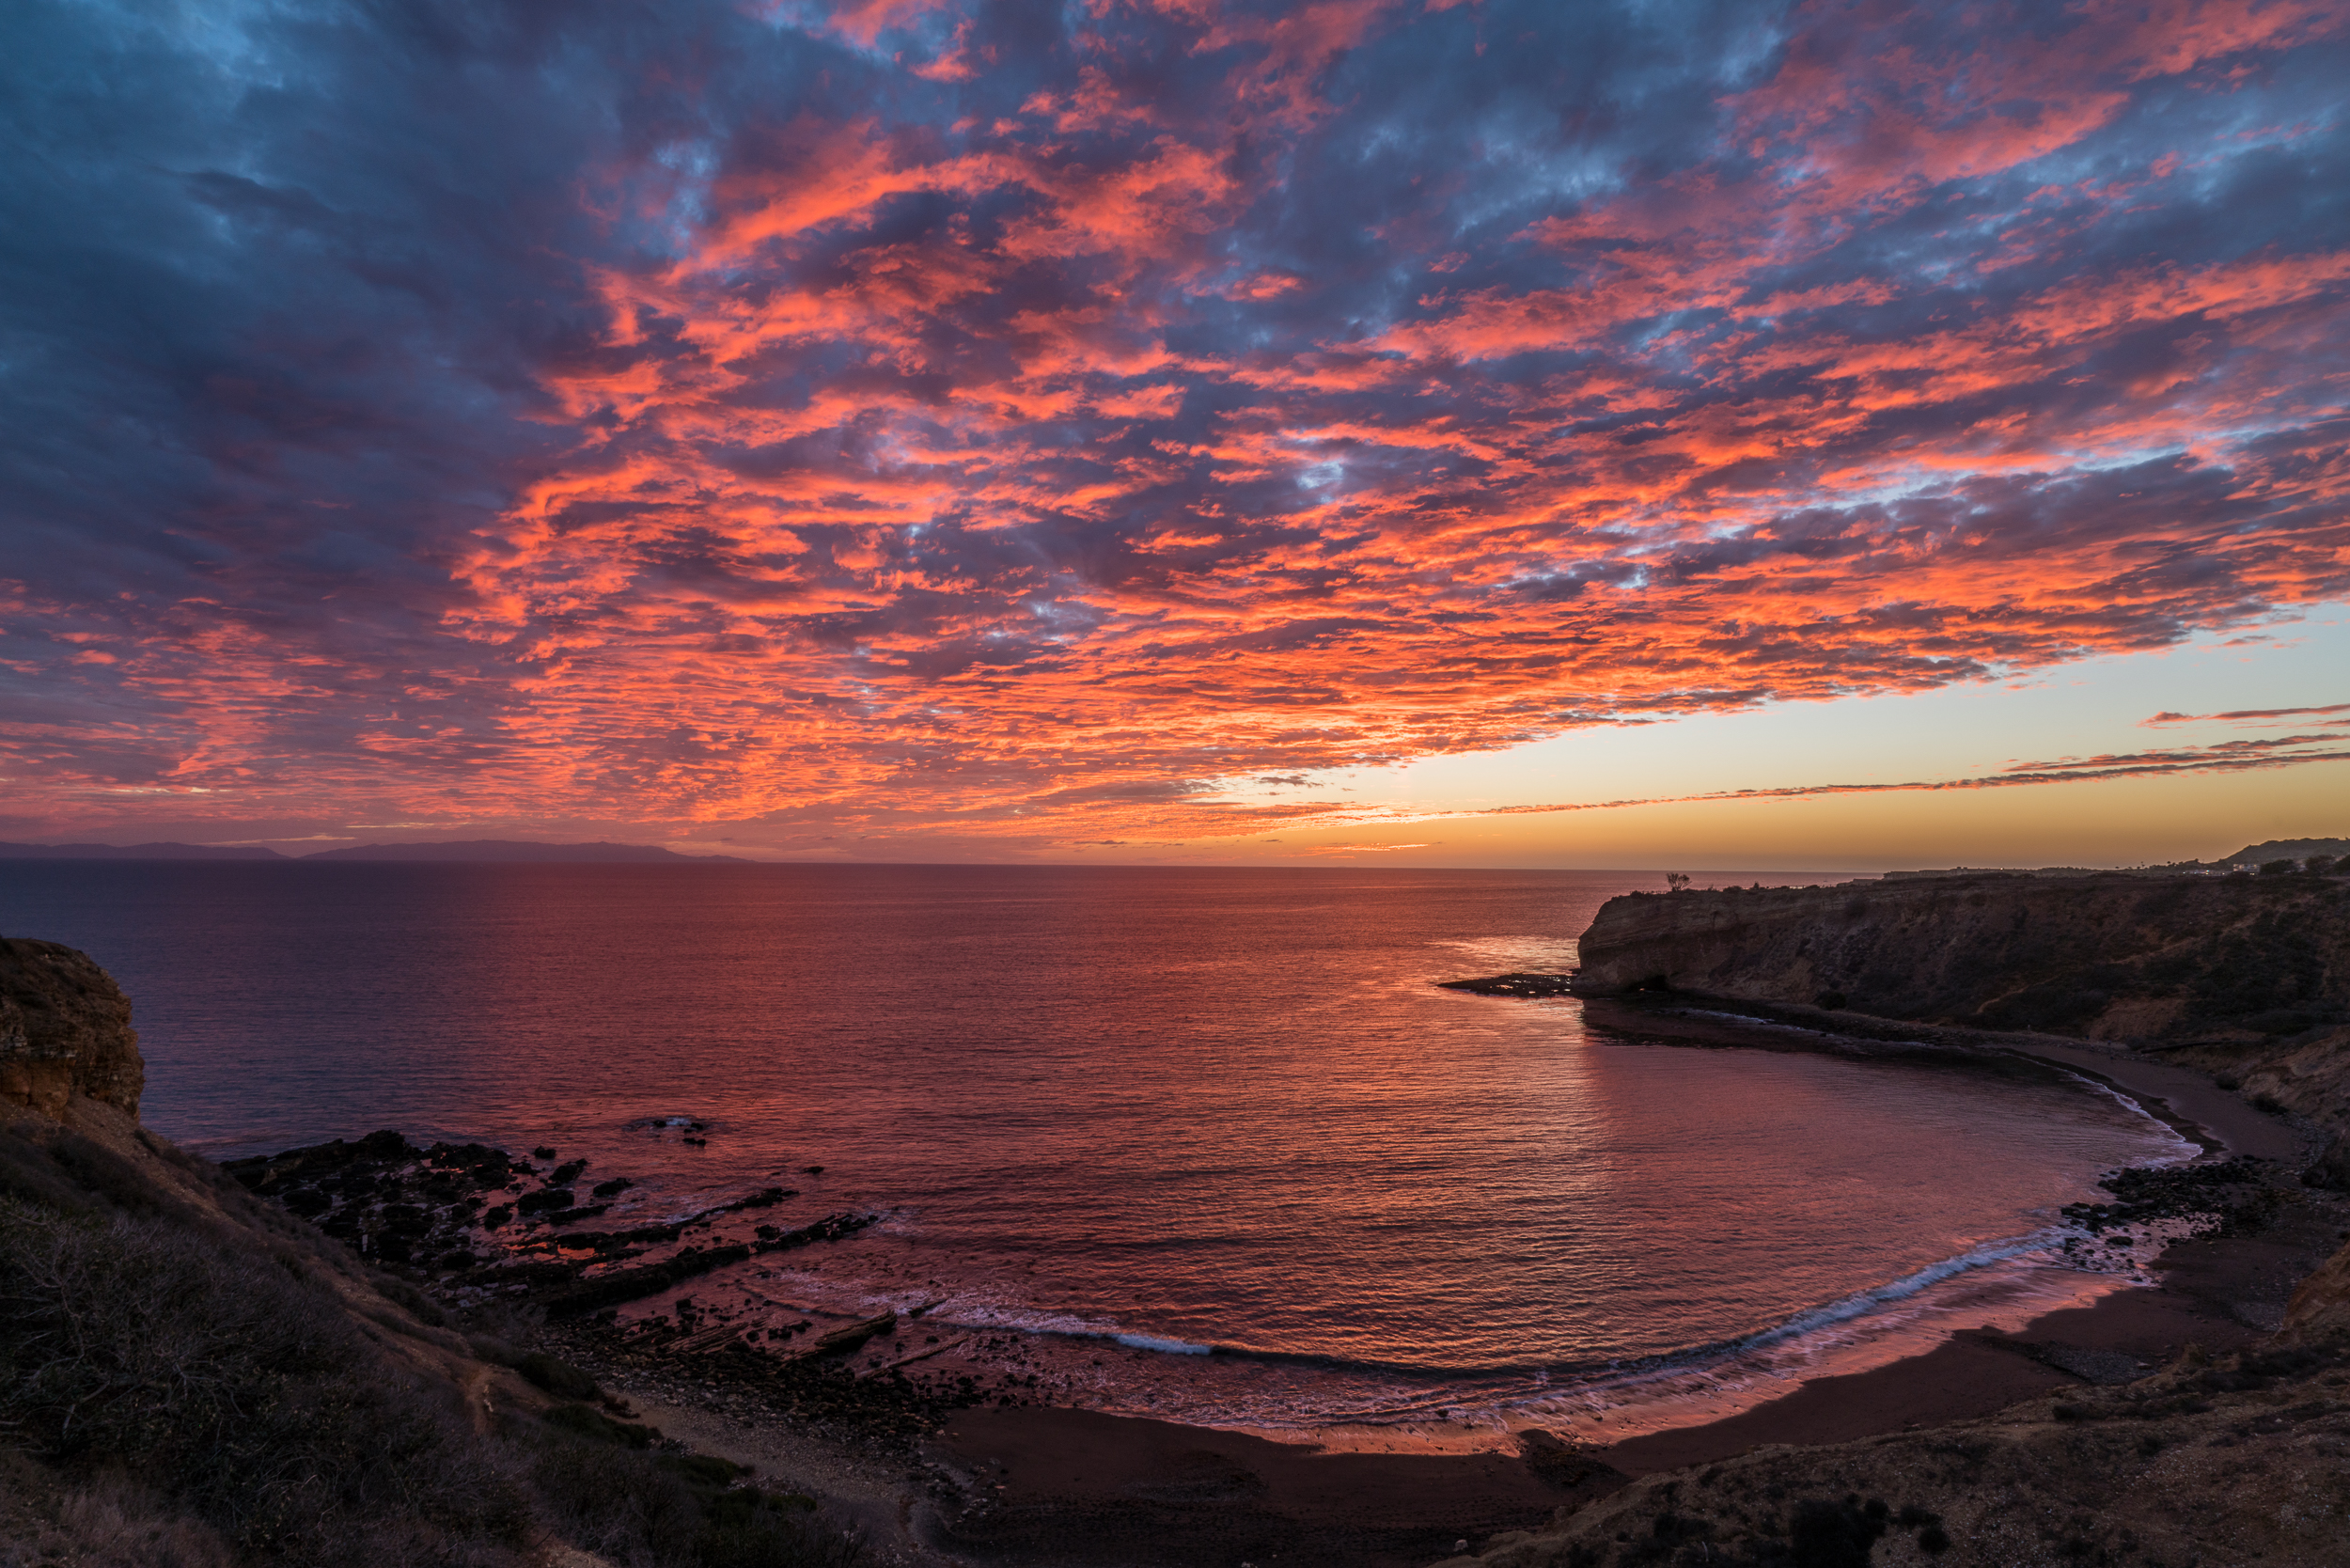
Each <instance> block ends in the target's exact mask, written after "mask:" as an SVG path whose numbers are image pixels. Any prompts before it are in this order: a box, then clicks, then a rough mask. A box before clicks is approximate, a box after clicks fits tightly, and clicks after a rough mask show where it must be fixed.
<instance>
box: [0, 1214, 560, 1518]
mask: <svg viewBox="0 0 2350 1568" xmlns="http://www.w3.org/2000/svg"><path fill="white" fill-rule="evenodd" d="M0 1423H5V1424H6V1425H8V1427H10V1428H11V1429H12V1430H13V1434H14V1435H15V1437H16V1439H17V1440H18V1441H19V1442H21V1443H24V1444H25V1445H26V1446H28V1447H31V1448H33V1449H35V1450H38V1451H40V1452H42V1453H44V1454H46V1455H47V1456H48V1457H50V1458H52V1459H58V1460H77V1461H82V1462H85V1463H87V1462H91V1461H104V1460H107V1459H111V1458H125V1459H131V1458H134V1459H135V1460H136V1462H137V1465H138V1468H139V1474H140V1476H141V1478H142V1480H144V1481H145V1482H147V1483H149V1484H150V1485H152V1486H154V1487H155V1488H157V1489H158V1490H159V1491H161V1492H163V1493H164V1494H165V1495H168V1496H170V1497H174V1498H175V1499H177V1500H178V1501H180V1503H182V1504H183V1505H185V1506H187V1507H188V1508H189V1509H191V1510H192V1511H193V1512H194V1513H196V1515H197V1516H198V1517H200V1518H201V1519H203V1520H204V1521H205V1522H206V1523H207V1524H208V1525H210V1526H211V1527H213V1528H215V1529H218V1530H219V1531H220V1532H221V1533H222V1534H223V1535H224V1536H226V1537H227V1538H228V1539H229V1540H231V1541H232V1542H235V1543H236V1544H240V1545H242V1546H243V1547H244V1548H246V1549H247V1550H249V1551H254V1552H258V1553H260V1554H263V1555H265V1556H267V1557H269V1558H273V1559H275V1560H281V1561H286V1562H300V1563H308V1562H318V1563H327V1562H335V1563H353V1564H363V1563H372V1562H384V1563H395V1562H427V1561H443V1562H460V1561H467V1560H475V1561H480V1560H494V1559H496V1558H500V1557H503V1555H504V1553H503V1552H502V1551H501V1550H500V1548H502V1547H506V1546H513V1545H518V1544H521V1543H522V1542H523V1541H524V1540H525V1538H526V1536H527V1534H528V1532H529V1529H530V1514H529V1508H528V1503H527V1499H526V1497H525V1494H524V1493H523V1491H522V1490H521V1488H520V1487H519V1486H518V1485H517V1483H516V1481H515V1479H514V1478H513V1477H512V1476H511V1475H510V1474H509V1473H508V1471H507V1469H506V1467H505V1466H502V1465H501V1464H500V1463H499V1461H498V1460H497V1458H496V1456H495V1455H494V1453H493V1451H491V1450H489V1449H488V1448H487V1447H486V1446H485V1445H483V1444H482V1443H480V1442H479V1440H478V1439H477V1438H475V1437H474V1435H472V1434H471V1432H469V1431H468V1430H467V1429H466V1427H465V1425H464V1423H463V1421H462V1419H461V1418H460V1417H459V1416H458V1414H457V1413H456V1412H455V1411H454V1410H453V1409H451V1408H450V1407H449V1406H448V1405H447V1404H446V1403H444V1402H442V1401H436V1400H434V1399H432V1398H431V1397H430V1396H429V1395H428V1394H427V1393H426V1392H425V1391H424V1390H423V1389H422V1388H419V1387H417V1386H415V1384H413V1383H411V1382H408V1381H407V1380H404V1379H403V1378H401V1377H400V1376H399V1374H398V1373H396V1372H394V1371H393V1370H392V1369H391V1368H390V1367H389V1366H388V1365H387V1364H386V1363H385V1362H384V1359H383V1357H382V1356H379V1355H377V1354H376V1353H375V1351H374V1349H373V1347H372V1346H370V1345H368V1343H367V1342H366V1341H364V1340H363V1339H362V1338H361V1337H360V1336H359V1333H358V1331H357V1329H356V1328H355V1327H354V1326H353V1325H352V1323H351V1321H350V1319H349V1318H348V1317H347V1316H345V1315H344V1314H343V1313H342V1312H341V1311H340V1310H339V1309H338V1308H337V1304H336V1303H335V1302H334V1300H333V1299H332V1298H331V1297H329V1296H327V1295H325V1294H323V1293H322V1292H320V1291H317V1290H315V1289H309V1288H305V1287H304V1286H303V1285H301V1284H300V1283H298V1282H297V1281H296V1280H294V1279H293V1278H291V1277H290V1275H289V1274H287V1273H286V1272H285V1271H284V1270H283V1269H280V1268H277V1267H275V1266H274V1265H272V1264H271V1263H269V1262H267V1261H266V1260H265V1259H262V1258H259V1257H256V1256H247V1255H240V1254H237V1253H233V1252H228V1251H226V1250H224V1249H220V1248H216V1247H209V1246H207V1245H205V1243H204V1242H203V1241H202V1240H200V1239H199V1238H198V1237H197V1236H196V1234H194V1233H192V1232H191V1231H188V1230H186V1229H183V1228H179V1227H173V1226H169V1225H165V1224H162V1223H158V1222H155V1221H151V1220H145V1219H137V1218H129V1217H124V1218H117V1219H114V1220H111V1221H105V1222H96V1221H89V1220H77V1219H71V1218H65V1217H61V1216H58V1215H54V1214H51V1213H46V1212H44V1211H41V1210H39V1209H35V1208H33V1207H31V1206H30V1205H27V1204H24V1203H21V1202H17V1201H15V1200H6V1199H0ZM483 1553H487V1554H489V1556H488V1557H487V1558H485V1557H484V1556H482V1554H483Z"/></svg>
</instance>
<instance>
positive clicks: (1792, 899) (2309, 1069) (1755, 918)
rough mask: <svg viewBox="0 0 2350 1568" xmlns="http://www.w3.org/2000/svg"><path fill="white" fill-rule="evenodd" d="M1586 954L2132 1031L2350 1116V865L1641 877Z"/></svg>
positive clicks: (1618, 981)
mask: <svg viewBox="0 0 2350 1568" xmlns="http://www.w3.org/2000/svg"><path fill="white" fill-rule="evenodd" d="M1582 961H1583V964H1582V968H1581V970H1580V972H1579V973H1578V974H1577V975H1576V976H1575V981H1574V989H1575V991H1576V992H1577V993H1579V994H1581V995H1583V996H1622V995H1626V994H1629V993H1636V992H1644V991H1647V992H1675V993H1683V994H1686V995H1689V996H1696V997H1715V998H1720V999H1723V1000H1728V1001H1736V1002H1747V1003H1762V1004H1768V1005H1771V1006H1775V1007H1779V1008H1793V1009H1796V1010H1819V1011H1822V1012H1824V1013H1840V1012H1841V1013H1845V1014H1858V1015H1863V1016H1869V1017H1875V1018H1883V1019H1894V1020H1903V1021H1908V1022H1916V1023H1926V1024H1937V1025H1949V1026H1956V1027H1964V1028H1970V1029H1984V1030H2000V1031H2017V1030H2028V1031H2031V1032H2034V1033H2039V1034H2048V1035H2060V1036H2068V1037H2071V1038H2074V1039H2080V1040H2091V1041H2101V1042H2107V1043H2112V1044H2116V1045H2123V1046H2128V1047H2131V1048H2133V1049H2136V1050H2139V1051H2145V1052H2150V1053H2154V1054H2158V1055H2160V1056H2162V1057H2164V1058H2166V1059H2169V1060H2171V1061H2183V1062H2187V1063H2190V1064H2193V1065H2196V1066H2200V1067H2202V1068H2203V1069H2204V1070H2206V1071H2209V1072H2213V1073H2216V1074H2231V1075H2233V1076H2234V1077H2236V1078H2238V1079H2240V1080H2242V1082H2243V1085H2244V1088H2245V1090H2246V1091H2247V1092H2248V1093H2256V1094H2257V1093H2266V1094H2271V1095H2273V1096H2275V1097H2276V1098H2277V1099H2278V1100H2279V1102H2280V1103H2282V1104H2283V1105H2286V1106H2287V1107H2289V1108H2290V1109H2292V1110H2295V1111H2296V1112H2298V1113H2300V1114H2302V1115H2304V1116H2307V1117H2309V1118H2310V1119H2311V1121H2316V1122H2318V1123H2319V1124H2320V1125H2321V1126H2323V1127H2325V1128H2326V1129H2327V1130H2328V1131H2329V1132H2330V1133H2331V1134H2332V1135H2333V1136H2335V1137H2341V1136H2342V1135H2343V1134H2345V1133H2350V878H2343V877H2339V876H2311V875H2304V874H2295V875H2291V876H2257V877H2172V878H2154V879H2150V878H2141V877H2119V876H2117V877H2097V876H2090V877H2080V878H2075V879H2067V880H2045V879H2039V878H2027V877H2001V876H1985V877H1949V878H1937V879H1935V880H1932V881H1918V882H1890V883H1846V884H1844V885H1842V886H1834V887H1771V888H1730V889H1723V890H1720V891H1711V892H1702V893H1699V892H1682V893H1655V894H1642V893H1635V894H1630V895H1627V896H1625V897H1622V898H1618V899H1611V900H1610V901H1608V902H1607V903H1606V905H1605V906H1604V907H1603V908H1602V909H1601V910H1600V912H1599V916H1598V917H1597V918H1596V919H1595V920H1593V921H1592V923H1591V928H1590V931H1589V932H1588V933H1585V935H1584V937H1583V943H1582ZM1824 1021H1825V1020H1824Z"/></svg>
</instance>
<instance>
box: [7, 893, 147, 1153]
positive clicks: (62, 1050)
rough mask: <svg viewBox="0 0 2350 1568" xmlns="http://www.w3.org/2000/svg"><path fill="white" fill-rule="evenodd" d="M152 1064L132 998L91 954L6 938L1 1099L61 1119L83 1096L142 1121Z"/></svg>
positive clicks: (51, 1117) (42, 943)
mask: <svg viewBox="0 0 2350 1568" xmlns="http://www.w3.org/2000/svg"><path fill="white" fill-rule="evenodd" d="M146 1082H147V1069H146V1065H145V1063H144V1062H143V1061H142V1060H141V1059H140V1058H139V1037H138V1034H137V1032H136V1031H135V1030H133V1028H132V1027H131V999H130V998H129V997H128V996H124V995H123V994H122V988H121V987H119V986H118V985H116V984H115V982H114V980H112V979H110V978H109V977H108V976H107V974H106V971H105V970H103V969H101V968H100V967H99V966H98V965H97V964H94V963H92V962H91V961H90V959H89V956H88V955H87V954H86V953H81V952H77V951H75V950H74V949H71V948H66V947H60V946H58V945H57V944H56V943H55V942H34V941H29V940H27V939H25V938H24V937H0V1102H8V1101H12V1102H14V1103H15V1104H17V1105H24V1106H25V1107H27V1108H28V1109H31V1110H36V1111H39V1113H41V1114H42V1115H43V1116H46V1117H48V1118H50V1119H51V1120H53V1121H54V1120H55V1119H57V1118H59V1117H62V1116H63V1115H64V1114H65V1110H66V1106H67V1103H68V1102H69V1101H70V1100H71V1097H72V1096H74V1095H76V1094H80V1095H85V1096H86V1097H87V1098H89V1099H91V1100H95V1101H97V1102H99V1103H100V1104H101V1105H112V1106H113V1107H114V1108H115V1109H117V1110H119V1111H121V1112H122V1113H123V1114H125V1115H126V1116H129V1117H131V1118H132V1119H133V1120H134V1121H135V1120H136V1119H137V1117H138V1114H139V1090H141V1089H142V1088H144V1087H145V1085H146Z"/></svg>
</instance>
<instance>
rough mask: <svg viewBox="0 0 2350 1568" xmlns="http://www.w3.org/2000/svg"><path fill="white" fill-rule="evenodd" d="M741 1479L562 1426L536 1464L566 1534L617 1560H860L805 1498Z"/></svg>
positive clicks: (799, 1566) (784, 1563)
mask: <svg viewBox="0 0 2350 1568" xmlns="http://www.w3.org/2000/svg"><path fill="white" fill-rule="evenodd" d="M571 1408H575V1409H576V1408H579V1407H577V1406H573V1407H571ZM585 1413H586V1414H587V1415H589V1416H593V1415H594V1414H595V1413H594V1412H593V1411H587V1412H585ZM559 1414H561V1412H560V1411H557V1412H555V1413H553V1415H559ZM550 1419H553V1417H552V1415H551V1417H550ZM616 1424H617V1423H616ZM740 1473H741V1471H740V1468H739V1467H738V1466H732V1465H729V1464H728V1463H727V1462H725V1461H724V1460H711V1459H708V1458H704V1457H700V1456H675V1455H672V1456H664V1457H659V1458H655V1457H651V1456H649V1455H646V1454H643V1453H637V1452H633V1451H630V1450H627V1449H623V1448H619V1447H617V1446H613V1445H610V1444H606V1443H603V1442H600V1441H597V1440H595V1439H594V1438H592V1437H587V1436H583V1435H573V1434H572V1433H571V1432H570V1431H567V1430H564V1423H561V1422H557V1423H556V1428H555V1429H551V1430H549V1431H548V1432H547V1433H546V1436H545V1446H544V1448H543V1450H542V1451H541V1453H540V1459H539V1463H538V1464H537V1466H535V1467H534V1476H535V1479H536V1481H537V1482H538V1486H539V1491H540V1496H541V1497H543V1498H544V1499H545V1500H546V1504H547V1507H548V1510H549V1512H550V1513H552V1515H553V1516H554V1522H555V1524H556V1527H557V1528H558V1529H560V1530H561V1531H562V1532H563V1534H564V1536H565V1538H566V1539H569V1540H572V1541H575V1542H577V1543H578V1544H580V1545H582V1546H585V1547H587V1549H588V1550H589V1551H592V1552H596V1553H599V1554H601V1555H602V1556H604V1557H607V1558H610V1559H612V1560H614V1561H616V1562H625V1563H629V1564H632V1565H637V1564H642V1565H644V1568H852V1565H854V1564H855V1563H856V1562H858V1561H860V1560H862V1559H863V1557H864V1549H863V1545H862V1544H861V1543H860V1542H858V1541H857V1540H856V1539H855V1538H854V1537H853V1536H843V1535H839V1534H837V1533H835V1532H834V1531H833V1530H831V1529H827V1528H826V1527H825V1526H824V1525H823V1524H822V1523H820V1522H819V1521H818V1520H817V1519H816V1517H815V1507H814V1504H813V1503H811V1502H810V1501H809V1500H808V1499H807V1498H805V1497H774V1496H771V1495H770V1494H767V1493H764V1492H760V1491H757V1490H755V1489H753V1488H750V1487H742V1486H729V1484H728V1482H729V1481H730V1480H731V1479H732V1478H733V1477H735V1476H737V1475H739V1474H740Z"/></svg>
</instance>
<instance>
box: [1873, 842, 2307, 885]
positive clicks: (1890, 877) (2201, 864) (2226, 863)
mask: <svg viewBox="0 0 2350 1568" xmlns="http://www.w3.org/2000/svg"><path fill="white" fill-rule="evenodd" d="M2316 855H2332V856H2333V857H2334V858H2336V859H2337V860H2339V859H2341V858H2342V856H2343V855H2350V839H2269V840H2268V842H2266V843H2264V844H2247V845H2245V846H2244V848H2242V849H2240V850H2238V851H2236V852H2235V853H2234V854H2233V855H2223V856H2221V857H2220V858H2219V859H2217V860H2180V861H2174V862H2173V863H2171V864H2170V865H2168V866H2141V867H2136V868H2133V869H2132V870H2131V871H2130V873H2129V874H2130V875H2132V876H2178V875H2180V874H2182V873H2185V872H2194V871H2224V870H2228V869H2229V868H2230V867H2232V866H2260V865H2265V864H2266V863H2267V862H2269V861H2271V860H2308V859H2311V858H2312V857H2313V856H2316ZM1993 873H1996V874H1998V875H2002V876H2046V877H2066V876H2093V875H2095V874H2097V868H2095V867H2092V866H2039V867H2035V868H2032V869H2030V870H2025V869H2023V868H2020V867H2013V866H1952V867H1951V868H1950V869H1948V870H1934V871H1888V872H1886V873H1885V880H1886V881H1888V882H1908V881H1912V880H1914V879H1916V878H1919V877H1936V876H1983V875H1988V874H1993Z"/></svg>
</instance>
